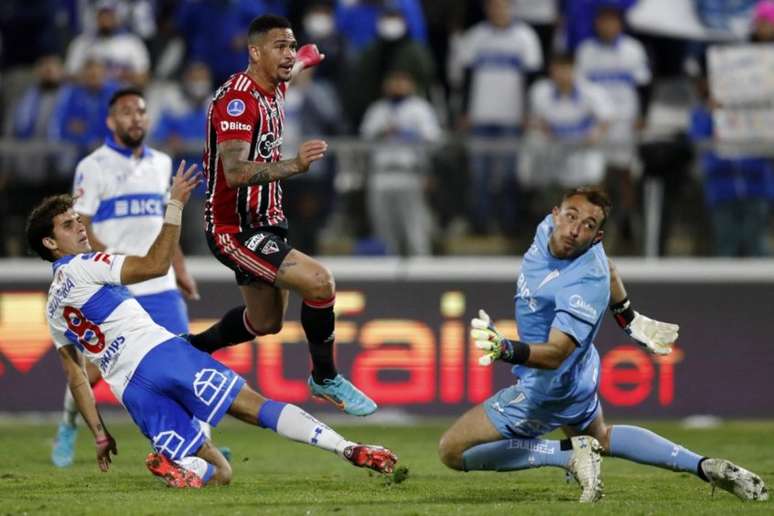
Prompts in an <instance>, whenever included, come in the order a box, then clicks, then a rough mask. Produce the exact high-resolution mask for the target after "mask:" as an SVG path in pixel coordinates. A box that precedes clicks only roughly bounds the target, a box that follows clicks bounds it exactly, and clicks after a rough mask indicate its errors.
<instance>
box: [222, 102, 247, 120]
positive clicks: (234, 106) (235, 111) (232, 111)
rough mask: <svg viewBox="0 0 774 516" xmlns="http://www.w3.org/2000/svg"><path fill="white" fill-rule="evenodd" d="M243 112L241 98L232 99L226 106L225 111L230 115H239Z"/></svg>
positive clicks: (243, 105) (243, 106) (243, 103)
mask: <svg viewBox="0 0 774 516" xmlns="http://www.w3.org/2000/svg"><path fill="white" fill-rule="evenodd" d="M244 112H245V102H244V101H243V100H242V99H233V100H232V101H231V102H229V103H228V105H227V106H226V113H228V114H229V115H231V116H239V115H241V114H242V113H244Z"/></svg>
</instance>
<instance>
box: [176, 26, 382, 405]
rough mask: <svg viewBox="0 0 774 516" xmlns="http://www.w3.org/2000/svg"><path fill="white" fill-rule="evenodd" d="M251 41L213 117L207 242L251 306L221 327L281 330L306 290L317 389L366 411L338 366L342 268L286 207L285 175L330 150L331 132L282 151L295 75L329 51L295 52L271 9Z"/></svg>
mask: <svg viewBox="0 0 774 516" xmlns="http://www.w3.org/2000/svg"><path fill="white" fill-rule="evenodd" d="M247 49H248V54H249V65H248V67H247V70H245V71H244V72H240V73H237V74H234V75H232V76H231V78H229V79H228V80H227V81H226V82H225V83H224V84H223V85H222V86H221V87H220V88H219V89H218V91H217V92H216V93H215V97H214V99H213V101H212V104H211V106H210V112H209V116H208V122H207V131H208V133H207V141H206V146H205V150H204V168H205V172H206V175H207V200H206V203H205V226H206V229H205V230H206V234H207V241H208V244H209V246H210V249H211V250H212V252H213V254H214V255H215V257H216V258H217V259H218V260H219V261H220V262H221V263H223V264H224V265H226V266H227V267H229V268H230V269H231V270H233V271H234V273H235V275H236V281H237V284H238V285H239V289H240V291H241V292H242V297H243V298H244V301H245V304H246V305H247V306H246V308H245V307H240V308H236V309H234V310H232V311H230V312H228V313H227V314H226V315H225V316H224V318H223V321H222V326H220V327H219V328H218V329H217V332H215V333H218V332H227V333H229V334H231V335H239V334H241V335H242V336H243V338H242V341H244V340H249V339H252V338H253V337H255V336H259V335H266V334H273V333H277V332H279V331H280V330H281V329H282V324H283V320H284V317H285V311H286V309H287V303H288V291H289V290H293V291H295V292H297V293H298V294H299V295H300V296H301V298H302V299H303V303H302V308H301V324H302V326H303V328H304V332H305V333H306V338H307V340H308V341H309V351H310V353H311V356H312V364H313V369H312V375H311V376H310V377H309V380H308V383H309V387H310V389H311V391H312V394H314V395H315V396H318V397H321V398H325V399H327V400H329V401H331V402H332V403H334V404H335V405H336V406H337V407H338V408H340V409H343V410H344V411H345V412H347V413H348V414H353V415H357V416H367V415H368V414H371V413H372V412H374V411H375V410H376V404H375V403H374V402H373V401H372V400H371V399H370V398H368V397H367V396H366V395H365V394H363V393H362V392H361V391H360V390H358V389H357V388H356V387H355V386H353V385H352V384H351V383H350V382H349V381H348V380H346V379H344V377H343V376H341V375H340V374H338V373H337V371H336V366H335V365H334V357H333V343H334V325H335V323H334V313H333V305H334V302H335V299H336V298H335V284H334V280H333V276H332V275H331V273H330V271H329V270H328V269H327V268H325V267H324V266H323V265H322V264H320V263H319V262H317V261H316V260H314V259H312V258H310V257H309V256H307V255H305V254H304V253H301V252H300V251H298V250H296V249H293V248H292V247H291V246H290V244H288V242H287V231H288V222H287V219H286V218H285V213H284V211H283V208H282V186H281V184H280V180H281V179H286V178H288V177H291V176H294V175H296V174H303V173H305V172H307V171H308V170H309V166H310V165H311V164H312V163H313V162H315V161H318V160H320V159H322V158H323V157H324V155H325V151H326V149H327V148H328V145H327V143H325V142H324V141H322V140H310V141H306V142H303V143H302V144H301V145H300V146H299V149H298V155H297V156H296V157H294V158H290V159H282V156H281V153H280V147H281V145H282V129H283V123H284V119H285V112H284V103H285V92H286V90H287V87H288V81H290V80H291V79H292V78H293V77H294V76H295V75H296V74H297V73H298V72H299V71H301V70H303V69H304V68H306V67H310V66H315V65H317V64H318V63H320V61H321V60H322V59H323V57H324V56H322V55H321V54H320V53H319V52H318V50H317V47H316V46H314V45H304V46H303V47H302V48H301V49H299V50H298V51H296V39H295V37H294V35H293V31H292V29H291V27H290V22H288V20H287V19H285V18H282V17H278V16H272V15H265V16H261V17H258V18H256V19H254V20H253V21H252V23H251V24H250V28H249V30H248V47H247ZM231 341H238V340H234V339H232V340H231ZM191 343H192V344H193V345H194V346H196V347H198V348H199V349H201V350H203V351H207V352H211V351H212V350H213V349H217V346H222V345H223V343H222V341H221V339H218V338H209V339H207V341H206V342H205V341H204V340H203V339H201V338H197V337H193V338H192V339H191ZM213 346H216V348H213Z"/></svg>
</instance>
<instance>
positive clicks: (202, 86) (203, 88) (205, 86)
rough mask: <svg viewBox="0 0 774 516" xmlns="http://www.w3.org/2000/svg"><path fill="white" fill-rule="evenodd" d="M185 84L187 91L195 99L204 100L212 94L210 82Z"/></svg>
mask: <svg viewBox="0 0 774 516" xmlns="http://www.w3.org/2000/svg"><path fill="white" fill-rule="evenodd" d="M185 84H186V86H185V89H186V91H188V94H189V95H190V96H192V97H193V98H195V99H203V98H204V97H207V96H208V95H209V94H210V93H212V85H211V84H210V81H192V82H187V83H185Z"/></svg>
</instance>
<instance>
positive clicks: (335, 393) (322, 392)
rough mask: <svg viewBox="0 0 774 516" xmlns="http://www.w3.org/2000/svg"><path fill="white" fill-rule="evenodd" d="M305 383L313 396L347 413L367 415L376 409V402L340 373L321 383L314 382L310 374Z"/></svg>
mask: <svg viewBox="0 0 774 516" xmlns="http://www.w3.org/2000/svg"><path fill="white" fill-rule="evenodd" d="M307 383H308V384H309V389H310V390H311V391H312V395H313V396H316V397H318V398H322V399H324V400H327V401H330V402H331V403H333V404H334V405H336V407H337V408H338V409H339V410H343V411H344V412H346V413H347V414H351V415H353V416H367V415H369V414H373V413H374V412H375V411H376V409H377V406H376V403H374V401H373V400H372V399H371V398H369V397H368V396H366V395H365V394H363V391H361V390H360V389H358V388H357V387H355V386H354V385H352V383H351V382H350V381H349V380H347V379H346V378H344V377H343V376H341V375H340V374H337V375H336V377H335V378H334V379H333V380H330V379H326V380H324V381H323V384H322V385H320V384H318V383H316V382H315V381H314V379H313V378H312V377H311V376H310V377H309V380H308V381H307Z"/></svg>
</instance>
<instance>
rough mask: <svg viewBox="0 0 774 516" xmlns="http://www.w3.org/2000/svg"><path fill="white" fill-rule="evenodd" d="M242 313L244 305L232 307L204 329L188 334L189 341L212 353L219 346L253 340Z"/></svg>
mask: <svg viewBox="0 0 774 516" xmlns="http://www.w3.org/2000/svg"><path fill="white" fill-rule="evenodd" d="M244 313H245V307H244V306H238V307H236V308H232V309H231V310H229V311H228V312H226V315H224V316H223V318H222V319H221V320H220V321H218V322H216V323H215V324H213V325H212V326H210V327H209V328H208V329H206V330H205V331H203V332H201V333H197V334H195V335H194V334H192V335H190V337H189V339H188V340H189V342H190V343H191V344H192V345H193V346H194V347H195V348H196V349H199V350H201V351H204V352H205V353H213V352H215V351H217V350H219V349H220V348H225V347H227V346H233V345H234V344H241V343H242V342H247V341H249V340H253V339H254V338H255V335H254V334H253V333H252V332H251V331H250V330H249V329H248V328H247V326H246V324H245V319H244V317H245V316H244Z"/></svg>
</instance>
